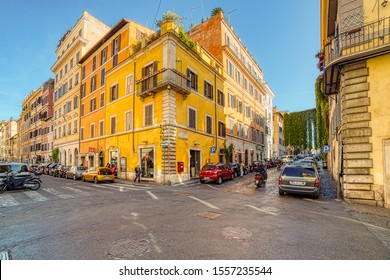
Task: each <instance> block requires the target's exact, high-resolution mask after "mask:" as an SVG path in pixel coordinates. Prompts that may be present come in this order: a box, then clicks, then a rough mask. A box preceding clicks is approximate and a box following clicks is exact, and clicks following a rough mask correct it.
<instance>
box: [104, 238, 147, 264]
mask: <svg viewBox="0 0 390 280" xmlns="http://www.w3.org/2000/svg"><path fill="white" fill-rule="evenodd" d="M148 251H149V241H148V240H146V239H126V240H119V241H117V242H115V243H114V245H113V246H112V248H111V250H110V251H109V252H108V253H107V255H108V256H110V257H112V258H115V259H133V258H135V257H138V256H142V255H143V254H145V253H146V252H148Z"/></svg>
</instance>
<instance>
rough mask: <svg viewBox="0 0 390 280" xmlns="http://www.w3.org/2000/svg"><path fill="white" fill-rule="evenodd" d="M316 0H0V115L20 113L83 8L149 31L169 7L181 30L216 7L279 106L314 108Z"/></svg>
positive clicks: (7, 116)
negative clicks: (256, 65) (181, 23)
mask: <svg viewBox="0 0 390 280" xmlns="http://www.w3.org/2000/svg"><path fill="white" fill-rule="evenodd" d="M319 2H320V1H319V0H299V1H291V0H279V1H272V0H252V1H251V0H241V1H236V0H186V1H184V0H161V5H159V4H160V0H143V1H136V0H109V1H108V0H57V1H53V0H0V4H1V16H0V120H8V119H10V118H11V117H13V118H14V119H17V118H19V115H20V112H21V107H22V106H21V104H22V102H23V100H24V98H25V97H26V96H27V95H28V94H29V93H30V91H31V90H33V89H37V88H38V87H40V86H41V85H42V84H43V82H45V81H46V80H47V79H48V78H50V77H53V74H52V73H51V71H50V68H51V66H52V65H53V64H54V62H55V59H56V56H55V49H56V46H57V44H58V41H59V39H60V38H61V37H62V36H63V34H64V33H65V32H66V31H67V30H68V29H70V28H71V27H72V26H73V25H74V24H75V23H76V22H77V19H79V18H80V17H81V14H82V12H83V11H84V10H86V11H88V12H89V13H91V14H92V15H93V16H95V17H96V18H98V19H100V20H101V21H103V22H104V23H106V24H107V25H109V26H114V25H115V24H116V23H117V22H118V21H119V20H120V19H122V18H128V19H130V20H133V21H136V22H138V23H140V24H143V25H145V26H148V27H150V28H153V29H156V28H155V25H154V21H155V18H156V15H157V19H160V18H161V15H162V14H163V13H165V12H166V11H168V10H173V11H174V12H176V13H177V14H179V15H181V16H183V17H184V24H185V28H186V29H188V28H189V26H190V24H191V23H192V22H194V23H196V24H198V23H200V21H201V19H202V16H203V17H204V18H205V19H206V18H207V17H209V16H210V12H211V10H212V9H213V8H215V7H221V8H222V9H223V10H224V12H225V17H227V18H229V19H230V23H231V24H232V25H233V28H234V30H235V32H236V34H237V35H238V36H239V37H240V38H241V41H242V42H243V43H244V45H245V46H247V47H248V49H249V51H250V53H251V54H252V55H253V57H254V58H255V59H256V61H257V62H258V63H259V65H260V67H261V68H262V70H263V72H264V78H265V80H266V81H267V83H268V84H269V85H270V87H271V88H272V90H273V91H274V93H275V95H276V96H275V99H274V106H275V105H276V106H277V107H278V109H279V110H282V111H286V110H288V111H290V112H295V111H301V110H305V109H309V108H314V107H315V96H314V84H315V79H316V77H317V76H318V74H319V72H318V70H317V68H316V63H317V61H316V59H315V57H314V55H315V54H316V53H317V52H318V50H319V48H320V46H319V42H320V40H319Z"/></svg>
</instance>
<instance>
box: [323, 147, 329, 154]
mask: <svg viewBox="0 0 390 280" xmlns="http://www.w3.org/2000/svg"><path fill="white" fill-rule="evenodd" d="M322 152H323V153H330V146H329V145H325V146H322Z"/></svg>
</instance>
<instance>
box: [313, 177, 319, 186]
mask: <svg viewBox="0 0 390 280" xmlns="http://www.w3.org/2000/svg"><path fill="white" fill-rule="evenodd" d="M314 186H315V187H317V188H318V187H319V186H320V179H318V178H317V179H316V180H315V182H314Z"/></svg>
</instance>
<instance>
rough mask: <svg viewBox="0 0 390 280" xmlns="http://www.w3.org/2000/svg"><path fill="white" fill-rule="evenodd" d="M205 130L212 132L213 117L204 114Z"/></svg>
mask: <svg viewBox="0 0 390 280" xmlns="http://www.w3.org/2000/svg"><path fill="white" fill-rule="evenodd" d="M206 132H207V133H208V134H213V118H212V117H210V116H206Z"/></svg>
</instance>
